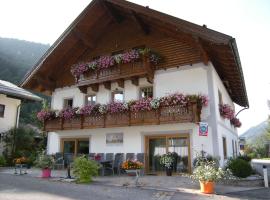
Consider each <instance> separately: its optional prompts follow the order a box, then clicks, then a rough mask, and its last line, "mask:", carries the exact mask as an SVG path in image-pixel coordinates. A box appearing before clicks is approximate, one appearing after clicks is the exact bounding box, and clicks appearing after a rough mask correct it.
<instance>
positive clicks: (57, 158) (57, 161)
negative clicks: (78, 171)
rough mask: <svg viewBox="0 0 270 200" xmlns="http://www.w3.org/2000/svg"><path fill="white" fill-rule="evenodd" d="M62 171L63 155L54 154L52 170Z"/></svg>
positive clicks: (63, 165) (59, 153)
mask: <svg viewBox="0 0 270 200" xmlns="http://www.w3.org/2000/svg"><path fill="white" fill-rule="evenodd" d="M59 167H60V169H64V167H65V162H64V157H63V153H61V152H57V153H55V163H54V165H53V169H59Z"/></svg>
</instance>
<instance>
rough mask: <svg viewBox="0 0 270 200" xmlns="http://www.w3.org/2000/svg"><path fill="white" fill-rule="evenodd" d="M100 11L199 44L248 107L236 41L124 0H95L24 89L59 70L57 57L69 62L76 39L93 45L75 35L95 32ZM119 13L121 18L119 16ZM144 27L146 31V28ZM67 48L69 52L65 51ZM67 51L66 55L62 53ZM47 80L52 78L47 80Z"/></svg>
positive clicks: (24, 83) (239, 101)
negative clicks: (132, 18)
mask: <svg viewBox="0 0 270 200" xmlns="http://www.w3.org/2000/svg"><path fill="white" fill-rule="evenodd" d="M101 11H102V12H104V13H108V14H109V15H110V16H111V17H112V18H113V19H114V20H121V16H125V15H130V14H132V13H135V16H136V17H139V18H140V20H141V21H142V22H143V23H144V24H148V25H149V26H150V25H151V26H156V27H158V28H159V29H160V30H164V31H166V33H167V34H169V35H171V36H173V37H178V36H181V37H182V38H183V36H184V37H185V38H187V39H188V40H190V42H192V43H194V42H195V43H197V42H199V47H200V48H202V49H203V51H205V52H206V53H207V54H208V55H209V59H210V60H211V61H212V63H213V65H214V67H215V69H216V70H217V72H218V74H219V76H220V78H221V79H222V81H223V82H224V83H226V84H225V86H226V87H227V90H228V92H229V94H230V96H231V98H232V100H233V101H234V102H235V103H237V104H238V105H240V106H243V107H248V106H249V103H248V97H247V92H246V87H245V82H244V76H243V71H242V66H241V62H240V58H239V54H238V50H237V45H236V41H235V39H234V38H232V37H231V36H228V35H226V34H223V33H220V32H217V31H214V30H211V29H208V28H207V27H205V26H199V25H196V24H193V23H190V22H187V21H185V20H182V19H179V18H176V17H173V16H170V15H167V14H164V13H161V12H158V11H155V10H152V9H150V8H148V7H143V6H140V5H137V4H134V3H131V2H127V1H123V0H93V1H92V2H91V3H90V4H89V5H88V6H87V7H86V8H85V9H84V11H83V12H82V13H81V14H80V15H79V16H78V17H77V18H76V19H75V20H74V22H73V23H72V24H71V25H70V26H69V27H68V28H67V29H66V30H65V32H64V33H63V34H62V35H61V36H60V37H59V38H58V39H57V40H56V42H55V43H54V44H53V45H52V46H51V47H50V48H49V49H48V51H47V52H46V53H45V54H44V56H43V57H42V58H41V59H40V60H39V61H38V62H37V64H36V65H35V66H34V67H33V68H32V69H31V70H30V71H29V72H28V73H27V74H26V76H25V77H24V79H23V81H22V83H21V86H22V87H25V88H28V89H33V88H31V86H30V84H29V83H30V82H31V81H37V80H39V81H40V78H39V77H35V76H36V74H37V72H40V73H41V72H42V70H44V68H47V67H54V68H56V67H59V63H58V64H55V63H53V62H52V61H53V58H56V57H57V58H58V60H59V59H62V60H64V59H66V58H67V57H68V56H69V55H70V52H72V44H75V42H76V41H74V40H84V43H86V46H88V47H91V46H94V45H92V43H91V42H92V41H91V38H90V39H89V38H88V39H86V37H85V35H84V34H83V33H84V32H83V31H82V34H80V35H79V37H77V38H76V39H74V38H73V37H72V35H74V32H75V33H76V28H78V27H83V28H85V27H86V26H88V30H89V29H91V27H92V29H93V30H95V28H94V27H95V25H96V24H100V23H101V21H102V20H104V18H102V15H101V13H102V12H101ZM117 14H119V15H118V16H117ZM86 22H87V23H86ZM142 28H144V27H143V25H142ZM145 31H147V29H145ZM66 41H71V42H66ZM196 45H197V44H196ZM67 49H69V50H70V51H69V52H68V51H66V50H67ZM64 51H66V52H65V53H63V52H64ZM61 52H62V53H61ZM79 53H80V52H79ZM47 79H51V78H50V77H48V78H47ZM43 82H44V84H47V88H48V90H50V91H53V89H55V88H56V86H55V85H54V84H51V81H50V80H45V81H43ZM43 82H42V84H43ZM39 83H41V82H39ZM34 85H35V84H34ZM44 93H45V92H44Z"/></svg>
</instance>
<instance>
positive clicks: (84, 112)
mask: <svg viewBox="0 0 270 200" xmlns="http://www.w3.org/2000/svg"><path fill="white" fill-rule="evenodd" d="M93 108H94V106H92V105H86V106H84V107H82V108H81V109H80V110H79V113H80V114H81V115H91V114H92V110H93Z"/></svg>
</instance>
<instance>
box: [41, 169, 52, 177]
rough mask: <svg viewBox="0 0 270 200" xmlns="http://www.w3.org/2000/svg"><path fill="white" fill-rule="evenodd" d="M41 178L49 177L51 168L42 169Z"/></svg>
mask: <svg viewBox="0 0 270 200" xmlns="http://www.w3.org/2000/svg"><path fill="white" fill-rule="evenodd" d="M41 177H42V178H50V177H51V169H42V176H41Z"/></svg>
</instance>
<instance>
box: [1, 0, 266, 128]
mask: <svg viewBox="0 0 270 200" xmlns="http://www.w3.org/2000/svg"><path fill="white" fill-rule="evenodd" d="M131 1H132V2H134V3H138V4H141V5H144V6H146V5H148V6H149V7H150V8H152V9H156V10H159V11H161V12H165V13H168V14H170V15H174V16H176V17H178V18H181V19H185V20H187V21H191V22H193V23H196V24H199V25H202V24H206V25H207V27H208V28H211V29H214V30H217V31H219V32H222V33H225V34H228V35H231V36H233V37H234V38H236V42H237V45H238V50H239V53H240V58H241V62H242V67H243V72H244V76H245V80H246V87H247V92H248V97H249V101H250V109H249V110H246V111H243V112H242V113H241V114H240V115H239V117H240V119H241V121H242V123H243V126H242V127H241V128H240V129H239V133H242V132H244V131H245V130H246V129H248V128H249V127H251V126H254V125H256V124H258V123H260V122H261V121H263V120H265V119H266V118H267V116H268V114H269V110H268V107H267V103H266V102H267V99H270V78H269V75H270V73H269V72H270V70H269V68H270V66H269V65H270V63H269V59H268V58H269V57H270V54H269V52H270V50H269V48H270V37H269V36H270V12H269V11H270V1H267V0H223V1H221V0H203V1H201V0H166V1H164V0H131ZM89 3H90V0H57V1H56V0H24V1H21V0H8V1H0V25H1V28H0V37H9V38H18V39H23V40H29V41H35V42H40V43H46V44H48V43H49V44H52V43H53V42H54V41H55V40H56V39H57V38H58V37H59V36H60V34H61V33H62V32H63V31H64V30H65V29H66V28H67V27H68V25H69V24H70V23H71V22H72V21H73V20H74V19H75V18H76V17H77V16H78V15H79V14H80V12H81V11H82V10H83V9H84V8H85V7H86V6H87V5H88V4H89ZM237 109H239V108H237Z"/></svg>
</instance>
